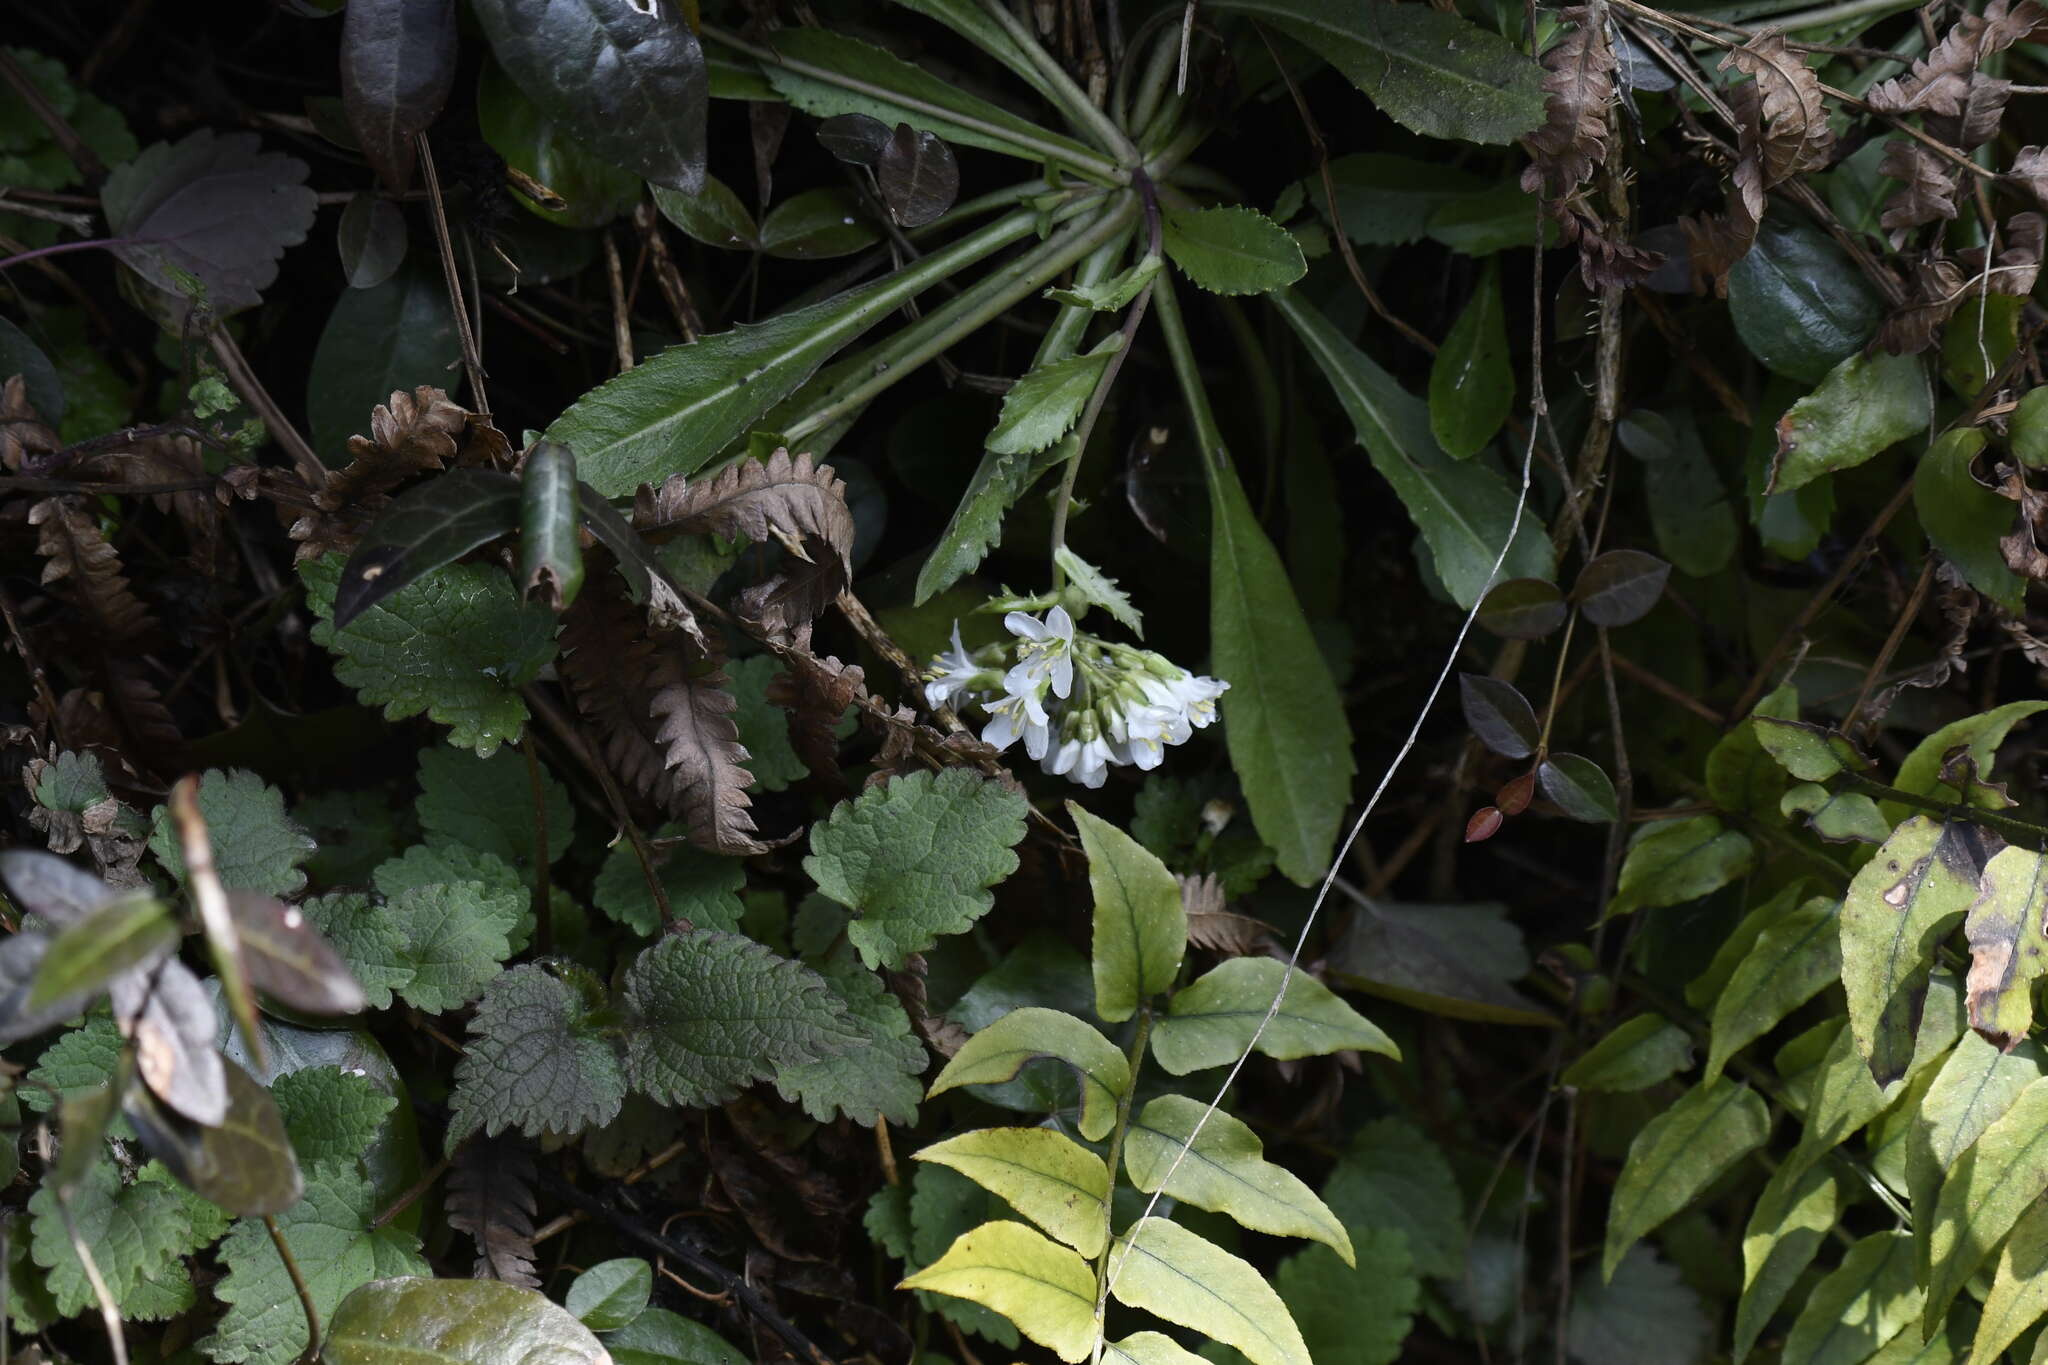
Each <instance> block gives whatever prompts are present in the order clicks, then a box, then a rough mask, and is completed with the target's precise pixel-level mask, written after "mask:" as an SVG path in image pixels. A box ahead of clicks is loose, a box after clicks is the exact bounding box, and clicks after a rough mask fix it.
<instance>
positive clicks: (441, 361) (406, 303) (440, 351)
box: [306, 261, 462, 464]
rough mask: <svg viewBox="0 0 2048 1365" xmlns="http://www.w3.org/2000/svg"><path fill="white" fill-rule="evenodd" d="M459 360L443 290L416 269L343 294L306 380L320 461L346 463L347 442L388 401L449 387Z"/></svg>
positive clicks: (438, 279)
mask: <svg viewBox="0 0 2048 1365" xmlns="http://www.w3.org/2000/svg"><path fill="white" fill-rule="evenodd" d="M461 358H462V345H461V342H460V341H459V340H458V339H457V337H456V335H455V312H454V310H453V309H452V308H450V307H449V305H448V282H447V280H445V279H444V278H442V275H441V272H440V271H439V270H435V269H431V268H429V267H427V266H425V265H422V264H420V263H419V262H417V261H415V262H414V263H413V264H411V265H409V266H406V267H403V268H401V269H400V270H399V271H398V272H397V273H396V274H394V275H393V276H392V277H391V278H390V279H388V280H386V281H384V282H383V283H382V284H380V285H377V286H376V287H374V288H371V289H346V290H343V291H342V294H341V297H340V298H338V299H336V300H335V302H334V311H333V312H332V313H329V314H328V315H327V326H326V327H325V328H324V329H323V330H322V331H321V333H320V344H319V346H318V347H316V348H315V350H314V352H313V367H312V369H311V370H310V371H309V372H308V373H307V376H306V418H307V422H308V424H309V425H310V426H311V427H312V432H311V435H312V439H313V449H314V450H315V451H316V452H317V453H318V454H319V455H320V457H321V458H322V459H324V460H328V461H330V462H333V463H337V464H339V463H343V462H345V461H347V460H348V458H349V448H348V440H349V437H351V436H354V435H356V434H357V433H359V432H366V431H368V430H369V428H370V413H371V410H372V409H374V408H375V407H377V405H378V404H380V403H389V402H390V401H391V395H392V394H393V393H398V392H404V393H407V394H410V393H412V392H413V390H415V389H417V388H419V387H420V386H421V385H423V384H443V383H446V382H447V381H448V367H449V366H451V365H453V364H455V363H456V362H457V361H458V360H460V359H461Z"/></svg>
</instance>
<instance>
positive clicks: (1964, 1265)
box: [1908, 1079, 2048, 1333]
mask: <svg viewBox="0 0 2048 1365" xmlns="http://www.w3.org/2000/svg"><path fill="white" fill-rule="evenodd" d="M2044 1191H2048V1079H2043V1080H2037V1081H2034V1082H2032V1083H2030V1084H2029V1085H2028V1086H2027V1088H2026V1089H2025V1090H2023V1091H2021V1092H2020V1094H2019V1097H2018V1098H2017V1099H2015V1100H2014V1101H2013V1103H2012V1107H2011V1108H2010V1109H2007V1110H2006V1111H2005V1112H2004V1113H2003V1114H2001V1115H1999V1116H1998V1118H1997V1119H1996V1120H1994V1121H1993V1122H1992V1124H1991V1125H1990V1126H1989V1127H1988V1128H1986V1129H1985V1130H1984V1132H1983V1135H1982V1136H1980V1137H1979V1138H1978V1139H1977V1141H1976V1143H1975V1145H1973V1146H1972V1147H1971V1148H1970V1149H1969V1150H1968V1151H1967V1152H1964V1153H1963V1155H1962V1157H1961V1158H1960V1159H1959V1160H1958V1161H1957V1162H1956V1164H1955V1166H1954V1167H1953V1168H1952V1169H1951V1170H1950V1171H1949V1174H1948V1179H1947V1180H1945V1181H1943V1182H1942V1186H1941V1197H1940V1199H1939V1201H1938V1202H1937V1203H1936V1204H1935V1207H1934V1212H1933V1218H1932V1220H1931V1221H1932V1227H1931V1228H1930V1230H1929V1233H1928V1260H1927V1264H1928V1266H1929V1270H1930V1273H1929V1277H1928V1281H1927V1308H1926V1313H1925V1316H1924V1317H1923V1319H1922V1322H1921V1330H1922V1331H1923V1332H1925V1333H1931V1332H1932V1329H1933V1327H1934V1325H1935V1324H1937V1323H1939V1322H1940V1321H1941V1319H1942V1318H1943V1316H1945V1315H1946V1314H1947V1312H1948V1306H1949V1303H1950V1302H1951V1301H1952V1300H1953V1299H1954V1298H1955V1296H1956V1292H1957V1291H1958V1290H1959V1289H1961V1288H1962V1287H1963V1285H1964V1284H1965V1283H1967V1282H1968V1281H1969V1279H1970V1277H1971V1276H1972V1275H1975V1274H1976V1273H1977V1269H1978V1267H1979V1266H1981V1265H1983V1264H1984V1261H1985V1259H1986V1258H1987V1257H1988V1256H1990V1254H1991V1252H1992V1249H1993V1248H1994V1247H1996V1246H1997V1245H1998V1243H1999V1241H2000V1239H2002V1238H2003V1237H2004V1236H2005V1235H2006V1233H2008V1232H2009V1231H2011V1230H2012V1226H2013V1224H2014V1223H2017V1222H2018V1221H2019V1219H2020V1215H2021V1214H2023V1213H2025V1212H2026V1211H2027V1209H2028V1207H2029V1206H2030V1205H2032V1204H2033V1203H2034V1201H2035V1200H2037V1199H2039V1198H2040V1197H2041V1195H2042V1193H2043V1192H2044ZM1918 1221H1919V1220H1918V1219H1916V1220H1915V1222H1918ZM1910 1274H1911V1270H1910V1263H1909V1270H1908V1275H1909V1276H1910Z"/></svg>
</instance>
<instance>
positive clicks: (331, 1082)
mask: <svg viewBox="0 0 2048 1365" xmlns="http://www.w3.org/2000/svg"><path fill="white" fill-rule="evenodd" d="M270 1094H271V1098H272V1099H274V1100H276V1101H277V1107H278V1110H279V1112H280V1113H282V1114H283V1116H284V1131H285V1136H286V1137H288V1138H289V1139H291V1144H292V1152H293V1154H294V1155H295V1156H297V1157H298V1159H299V1166H300V1168H301V1169H302V1170H303V1169H304V1168H306V1167H308V1166H311V1165H313V1164H314V1163H316V1162H321V1161H354V1160H356V1159H357V1158H359V1157H361V1156H362V1155H363V1153H365V1152H367V1151H369V1150H370V1147H371V1145H372V1144H373V1143H375V1142H376V1140H377V1134H378V1132H379V1131H380V1130H381V1129H382V1128H383V1127H384V1120H385V1119H386V1118H387V1117H388V1116H389V1115H390V1113H391V1111H392V1110H393V1109H395V1108H397V1107H398V1100H397V1098H396V1097H395V1096H392V1095H387V1094H385V1093H384V1092H383V1091H382V1090H379V1089H378V1088H377V1086H376V1083H375V1082H373V1081H372V1080H371V1079H370V1078H369V1077H368V1076H366V1075H364V1074H363V1073H361V1072H359V1071H344V1070H342V1069H341V1068H340V1067H338V1066H308V1067H302V1068H300V1069H299V1070H297V1071H292V1072H287V1073H286V1074H285V1075H282V1076H279V1077H278V1078H277V1079H276V1080H275V1081H273V1082H272V1083H271V1086H270Z"/></svg>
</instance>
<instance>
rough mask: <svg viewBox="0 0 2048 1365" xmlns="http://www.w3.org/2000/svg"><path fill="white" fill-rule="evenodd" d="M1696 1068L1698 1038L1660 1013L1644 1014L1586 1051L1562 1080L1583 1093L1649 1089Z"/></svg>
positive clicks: (1628, 1091) (1620, 1092)
mask: <svg viewBox="0 0 2048 1365" xmlns="http://www.w3.org/2000/svg"><path fill="white" fill-rule="evenodd" d="M1691 1065H1692V1035H1691V1034H1689V1033H1687V1032H1686V1031H1685V1030H1684V1029H1682V1028H1680V1027H1678V1025H1676V1024H1674V1023H1672V1022H1671V1021H1670V1020H1668V1019H1666V1018H1664V1017H1663V1016H1662V1015H1660V1014H1638V1015H1636V1016H1635V1017H1634V1018H1633V1019H1626V1020H1623V1021H1622V1022H1621V1023H1619V1024H1617V1025H1615V1026H1614V1028H1613V1030H1612V1031H1610V1032H1609V1033H1608V1035H1607V1036H1606V1037H1605V1038H1602V1039H1601V1040H1600V1041H1599V1042H1597V1043H1595V1044H1593V1046H1591V1047H1589V1048H1587V1049H1586V1051H1585V1053H1584V1055H1582V1056H1581V1057H1580V1058H1579V1059H1578V1060H1577V1061H1575V1062H1573V1063H1572V1064H1571V1065H1570V1066H1568V1067H1566V1068H1565V1070H1564V1074H1563V1075H1561V1076H1559V1077H1558V1080H1559V1081H1560V1082H1561V1083H1563V1084H1565V1085H1569V1086H1572V1087H1573V1088H1575V1089H1578V1090H1604V1091H1608V1092H1611V1093H1615V1094H1628V1093H1630V1092H1632V1091H1637V1090H1647V1089H1649V1088H1650V1087H1651V1086H1653V1085H1656V1084H1658V1083H1659V1082H1660V1081H1667V1080H1669V1079H1671V1078H1672V1077H1673V1076H1676V1075H1677V1074H1678V1073H1679V1072H1681V1071H1683V1070H1685V1068H1687V1067H1689V1066H1691Z"/></svg>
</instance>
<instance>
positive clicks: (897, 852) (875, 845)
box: [804, 768, 1026, 968]
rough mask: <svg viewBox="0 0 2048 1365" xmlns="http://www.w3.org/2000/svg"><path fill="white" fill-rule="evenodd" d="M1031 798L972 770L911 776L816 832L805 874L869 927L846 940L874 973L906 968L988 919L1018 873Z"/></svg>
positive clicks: (837, 814)
mask: <svg viewBox="0 0 2048 1365" xmlns="http://www.w3.org/2000/svg"><path fill="white" fill-rule="evenodd" d="M1025 809H1026V803H1025V800H1024V797H1023V796H1022V794H1020V793H1018V792H1016V791H1012V790H1008V789H1006V788H1004V787H1003V786H1002V785H1001V784H1000V783H997V782H995V781H993V780H990V779H988V778H984V777H982V776H981V775H980V774H978V773H975V772H973V771H971V770H969V769H966V768H948V769H946V770H945V771H944V772H941V773H939V774H937V775H936V776H934V775H933V774H931V773H928V772H917V773H911V774H909V775H908V776H905V777H898V778H893V779H891V780H890V781H888V782H886V783H883V784H881V785H879V786H874V787H870V788H868V789H867V790H866V791H864V792H862V793H861V794H860V795H859V796H858V797H856V798H854V799H853V800H852V801H842V802H840V803H839V804H838V805H837V806H835V807H834V808H833V810H832V814H831V815H830V816H829V817H828V818H827V819H825V820H824V821H821V822H820V823H818V824H815V825H813V826H812V827H811V854H810V856H809V857H807V858H805V859H804V871H805V872H806V873H808V874H809V875H810V877H811V879H812V880H813V881H815V882H816V883H817V884H818V889H819V890H820V891H823V892H824V893H825V894H826V895H828V896H830V897H832V898H833V899H834V900H836V901H838V902H839V903H840V904H842V905H844V906H847V907H848V908H849V909H852V910H853V911H855V912H856V913H857V914H858V915H859V916H860V917H859V918H858V919H856V920H855V921H854V922H853V923H852V924H850V925H848V926H847V936H848V938H850V939H851V940H852V942H853V945H854V947H855V948H857V949H858V950H859V951H860V955H861V960H862V961H863V962H865V963H866V964H867V965H868V966H870V967H878V966H879V967H890V968H895V967H900V966H902V965H903V962H904V960H905V959H906V958H908V957H909V956H910V955H911V954H912V953H919V952H923V951H924V950H925V949H927V948H929V947H931V946H932V945H933V944H935V943H937V942H938V941H939V938H940V936H941V935H944V934H957V933H959V932H961V931H962V930H964V929H966V928H968V927H969V926H970V925H972V924H973V923H974V922H975V921H976V920H977V919H980V918H981V917H982V916H983V915H985V914H987V913H988V911H989V909H990V907H991V906H993V905H994V903H995V899H994V897H993V896H991V895H990V894H989V892H988V890H987V888H988V887H991V886H994V885H995V884H996V883H997V882H999V881H1001V880H1003V879H1004V878H1005V877H1007V876H1009V875H1010V874H1011V873H1012V872H1014V871H1016V870H1017V855H1016V854H1015V853H1013V852H1012V851H1011V850H1012V849H1013V848H1014V847H1015V846H1016V844H1017V843H1018V841H1019V840H1021V839H1022V838H1023V837H1024V812H1025Z"/></svg>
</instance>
